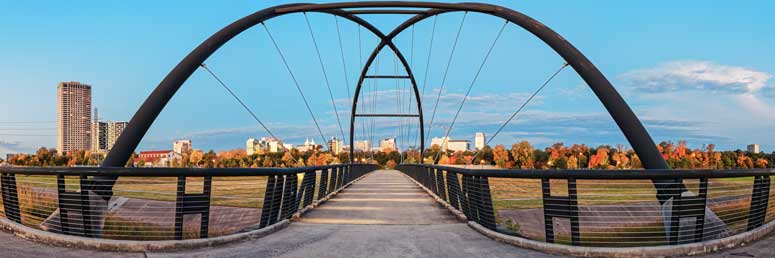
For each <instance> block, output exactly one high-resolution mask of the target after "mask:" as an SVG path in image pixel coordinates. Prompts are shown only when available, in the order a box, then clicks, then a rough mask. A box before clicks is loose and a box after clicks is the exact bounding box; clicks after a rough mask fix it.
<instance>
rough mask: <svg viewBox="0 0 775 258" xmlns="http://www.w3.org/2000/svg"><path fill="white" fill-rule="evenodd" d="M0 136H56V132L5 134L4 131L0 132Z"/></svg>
mask: <svg viewBox="0 0 775 258" xmlns="http://www.w3.org/2000/svg"><path fill="white" fill-rule="evenodd" d="M0 136H31V137H35V136H57V135H56V134H6V133H3V134H0Z"/></svg>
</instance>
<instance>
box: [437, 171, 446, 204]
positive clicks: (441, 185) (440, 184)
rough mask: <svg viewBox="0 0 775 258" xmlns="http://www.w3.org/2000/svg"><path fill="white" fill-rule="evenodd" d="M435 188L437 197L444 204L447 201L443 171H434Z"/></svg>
mask: <svg viewBox="0 0 775 258" xmlns="http://www.w3.org/2000/svg"><path fill="white" fill-rule="evenodd" d="M436 185H437V186H436V187H437V189H438V196H439V197H441V199H442V200H444V201H445V202H446V201H447V185H446V182H444V170H441V169H440V170H436Z"/></svg>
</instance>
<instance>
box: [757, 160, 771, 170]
mask: <svg viewBox="0 0 775 258" xmlns="http://www.w3.org/2000/svg"><path fill="white" fill-rule="evenodd" d="M767 165H769V161H767V160H766V159H763V158H759V159H757V160H756V167H757V168H767Z"/></svg>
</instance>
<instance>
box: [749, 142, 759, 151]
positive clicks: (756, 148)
mask: <svg viewBox="0 0 775 258" xmlns="http://www.w3.org/2000/svg"><path fill="white" fill-rule="evenodd" d="M747 149H748V152H750V153H759V144H755V143H754V144H749V145H748V146H747Z"/></svg>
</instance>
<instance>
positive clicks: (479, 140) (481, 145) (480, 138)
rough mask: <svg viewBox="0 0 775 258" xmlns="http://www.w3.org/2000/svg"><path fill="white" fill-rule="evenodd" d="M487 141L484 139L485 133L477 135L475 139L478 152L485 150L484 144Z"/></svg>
mask: <svg viewBox="0 0 775 258" xmlns="http://www.w3.org/2000/svg"><path fill="white" fill-rule="evenodd" d="M486 142H487V141H486V139H485V138H484V133H482V132H479V133H476V136H475V137H474V148H476V149H477V150H481V149H483V148H484V144H485V143H486Z"/></svg>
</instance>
